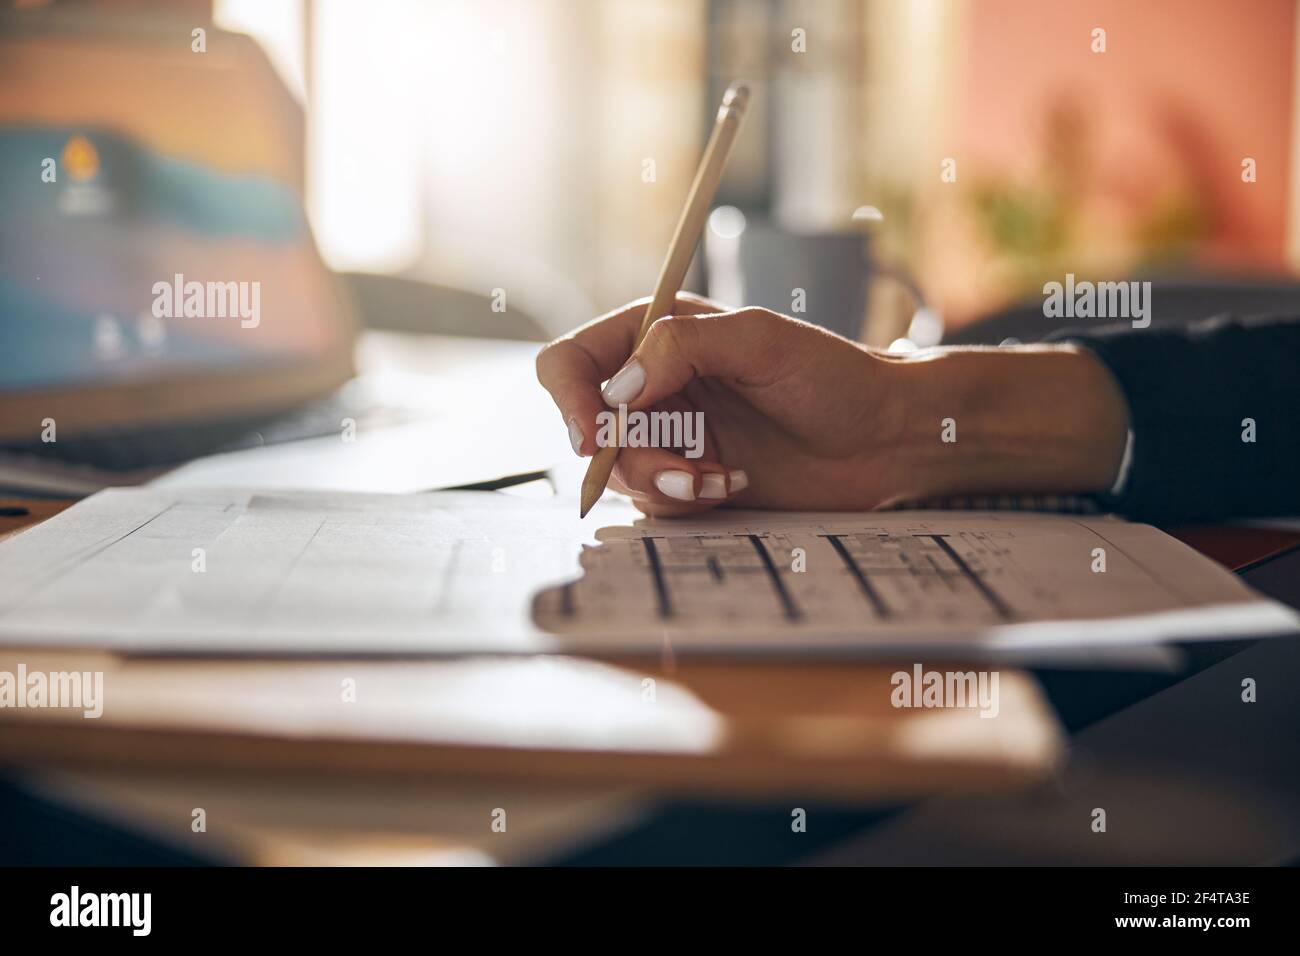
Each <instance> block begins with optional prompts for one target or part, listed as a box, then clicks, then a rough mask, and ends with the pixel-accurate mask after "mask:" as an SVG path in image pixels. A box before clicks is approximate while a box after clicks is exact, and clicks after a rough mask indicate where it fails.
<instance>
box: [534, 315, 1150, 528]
mask: <svg viewBox="0 0 1300 956" xmlns="http://www.w3.org/2000/svg"><path fill="white" fill-rule="evenodd" d="M647 301H648V300H641V301H639V302H634V303H632V304H630V305H628V306H625V307H624V308H622V309H619V310H616V311H614V312H612V313H610V314H608V315H606V316H602V317H601V318H598V319H596V320H595V321H593V322H591V323H589V324H587V325H586V326H583V327H582V328H580V329H578V330H577V331H576V332H574V333H572V334H570V335H568V336H565V337H563V338H561V339H558V340H557V341H555V342H553V343H551V344H550V345H548V346H546V348H544V349H543V350H542V352H541V354H540V355H539V356H538V359H537V373H538V378H539V379H540V381H541V383H542V384H543V385H544V386H545V387H546V388H547V390H548V391H549V392H550V393H551V396H552V398H554V400H555V402H556V405H557V406H558V407H559V409H560V412H561V414H562V415H563V417H564V420H565V422H566V425H567V426H568V428H569V433H570V440H571V441H572V442H573V444H574V449H575V451H577V453H578V454H580V455H584V456H586V455H592V454H594V453H595V451H596V449H597V447H598V445H597V437H598V435H600V434H601V423H600V419H599V418H598V416H600V415H601V413H602V412H609V411H610V410H611V409H617V408H618V406H619V405H620V404H622V405H626V407H627V409H628V410H629V411H631V412H636V411H658V412H669V413H671V412H678V413H687V414H689V413H696V412H698V413H700V414H701V415H702V417H703V422H704V439H703V443H702V448H701V449H699V450H700V451H701V452H702V454H701V455H700V457H698V458H691V457H687V456H686V455H685V454H683V452H684V451H686V450H687V449H685V448H683V447H681V445H680V444H679V445H677V446H674V447H668V448H649V447H625V448H623V450H622V452H621V453H620V455H619V459H618V464H617V466H616V468H615V472H614V476H613V480H612V481H611V487H613V488H615V489H616V490H619V491H622V492H624V493H626V494H628V495H630V496H631V497H632V498H633V500H634V501H635V502H636V504H637V506H638V507H639V508H641V509H642V510H643V511H645V512H646V513H648V514H656V515H683V514H691V513H695V512H698V511H702V510H705V509H707V508H710V507H713V506H716V505H721V504H736V505H743V506H745V507H758V508H802V509H838V510H859V509H867V508H875V507H880V506H882V505H886V504H889V503H891V502H894V501H897V500H900V499H905V498H912V497H923V496H928V495H936V494H955V493H991V492H1012V491H1048V490H1050V491H1087V490H1100V489H1102V488H1105V487H1107V486H1108V484H1109V480H1110V479H1111V478H1113V475H1114V472H1115V470H1116V469H1117V468H1118V463H1119V457H1120V455H1121V454H1122V450H1123V441H1124V433H1125V428H1126V422H1127V412H1126V409H1125V408H1124V405H1123V398H1122V396H1121V395H1120V394H1119V392H1118V389H1117V387H1116V386H1115V384H1114V383H1113V382H1112V381H1111V380H1110V377H1109V373H1108V372H1107V371H1106V370H1105V368H1104V367H1103V366H1101V364H1100V363H1099V362H1098V361H1097V360H1096V359H1095V358H1093V357H1092V356H1091V355H1089V354H1088V353H1086V352H1084V351H1083V350H1081V349H1078V348H1075V347H1073V346H1068V345H1067V346H1021V347H1017V348H1014V349H930V350H925V351H923V352H916V353H912V354H911V355H906V356H896V355H890V354H886V353H882V352H878V351H875V350H872V349H868V348H865V347H862V346H859V345H856V344H854V343H852V342H849V341H848V340H846V339H843V338H841V337H839V336H837V335H834V334H832V333H830V332H827V331H825V330H823V329H821V328H818V327H816V326H813V325H809V324H808V323H805V322H800V321H797V320H795V319H791V318H788V317H786V316H782V315H779V314H777V313H774V312H769V311H767V310H765V309H740V310H734V311H728V310H725V309H724V308H723V307H722V306H719V305H717V304H715V303H712V302H709V301H708V300H705V299H700V298H698V297H695V296H690V295H685V294H683V295H681V296H679V297H678V299H677V302H676V304H675V307H674V315H673V316H669V317H666V318H663V319H660V320H658V321H657V322H655V323H654V324H653V325H652V326H651V328H650V331H649V333H648V334H647V335H646V338H645V341H644V342H642V343H641V345H640V347H639V348H637V350H636V353H635V354H634V355H633V356H632V357H631V358H630V359H628V354H629V352H631V350H632V345H633V343H634V342H635V340H636V334H637V332H638V330H639V328H640V324H641V320H642V317H643V316H644V312H645V308H646V304H647ZM607 378H608V379H609V382H608V384H607V385H606V386H605V387H604V389H603V391H602V389H601V383H602V382H603V381H605V380H606V379H607ZM949 419H951V420H952V422H953V428H951V429H948V430H947V431H948V432H950V433H951V435H950V437H952V438H955V439H956V440H951V441H945V440H944V437H943V436H944V433H945V426H944V422H945V421H946V420H949ZM604 434H606V435H608V429H606V430H605V433H604Z"/></svg>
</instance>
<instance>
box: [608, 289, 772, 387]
mask: <svg viewBox="0 0 1300 956" xmlns="http://www.w3.org/2000/svg"><path fill="white" fill-rule="evenodd" d="M780 326H781V316H779V315H777V314H776V313H775V312H769V311H768V310H766V309H740V310H738V311H735V312H713V313H708V314H705V315H669V316H665V317H664V318H662V319H656V320H655V322H654V324H652V325H651V326H650V329H649V330H648V331H647V332H646V336H645V338H644V339H643V340H642V342H641V344H640V345H639V346H637V349H636V351H635V352H633V353H632V357H631V358H630V359H628V361H627V363H626V364H625V365H624V366H623V367H622V368H621V369H619V370H618V372H617V373H615V375H614V376H613V378H611V379H610V380H609V382H608V384H606V385H605V388H604V390H603V391H602V392H601V396H602V397H603V398H604V399H605V403H606V404H607V405H610V406H612V407H616V406H618V405H627V406H628V407H629V408H644V407H646V406H648V405H653V404H654V403H655V402H658V401H661V400H662V399H664V398H667V397H668V396H669V395H673V394H675V393H677V392H679V391H681V390H682V389H683V388H685V387H686V385H687V383H689V382H690V381H691V380H692V379H695V378H722V379H733V380H735V379H744V378H758V379H765V378H768V377H769V374H770V369H771V365H772V363H773V362H774V361H775V359H776V357H777V356H778V355H779V354H780V352H779V349H778V348H777V347H776V345H777V340H778V338H779V333H780Z"/></svg>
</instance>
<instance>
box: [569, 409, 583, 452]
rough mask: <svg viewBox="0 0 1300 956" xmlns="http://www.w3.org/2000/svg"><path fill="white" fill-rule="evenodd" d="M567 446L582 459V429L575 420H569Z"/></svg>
mask: <svg viewBox="0 0 1300 956" xmlns="http://www.w3.org/2000/svg"><path fill="white" fill-rule="evenodd" d="M569 444H570V445H572V446H573V453H574V454H575V455H577V456H579V457H582V428H581V427H580V426H579V425H578V420H577V419H576V418H570V419H569Z"/></svg>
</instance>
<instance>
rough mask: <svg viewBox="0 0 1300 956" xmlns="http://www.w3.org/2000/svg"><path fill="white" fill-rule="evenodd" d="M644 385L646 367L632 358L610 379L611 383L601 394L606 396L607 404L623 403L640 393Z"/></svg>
mask: <svg viewBox="0 0 1300 956" xmlns="http://www.w3.org/2000/svg"><path fill="white" fill-rule="evenodd" d="M644 387H645V369H643V368H642V367H641V363H640V362H638V361H637V360H636V359H632V361H630V362H628V363H627V364H626V365H624V366H623V367H622V368H621V369H619V370H618V373H617V374H616V375H615V376H614V377H613V378H611V379H610V380H609V384H608V385H606V386H605V391H604V392H602V393H601V394H602V395H604V397H605V404H606V405H622V404H624V403H625V402H630V401H632V399H634V398H636V397H637V396H638V395H640V394H641V389H642V388H644Z"/></svg>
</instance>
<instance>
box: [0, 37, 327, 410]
mask: <svg viewBox="0 0 1300 956" xmlns="http://www.w3.org/2000/svg"><path fill="white" fill-rule="evenodd" d="M153 29H154V30H155V34H154V35H145V36H133V35H131V34H130V33H127V34H125V35H121V34H118V35H113V36H106V37H105V36H95V35H93V34H90V35H87V34H86V33H85V32H84V31H82V32H75V33H66V34H60V33H58V32H53V33H51V32H42V33H40V34H28V35H26V36H24V35H23V34H22V33H21V32H18V33H14V32H6V33H5V35H4V36H3V39H0V91H6V90H7V91H8V92H0V209H3V210H4V215H3V216H0V317H2V320H0V399H2V398H3V397H4V395H6V394H13V393H20V394H21V393H28V392H31V391H33V390H37V391H42V392H48V391H51V390H53V391H56V392H57V391H59V390H66V389H68V388H71V387H77V386H121V387H130V386H132V385H135V384H139V383H141V382H148V381H151V380H155V381H156V380H162V379H168V380H172V381H181V382H183V381H184V380H185V379H186V378H187V377H191V376H192V377H194V378H196V379H203V378H205V377H208V376H212V375H219V374H223V373H231V372H238V373H240V374H245V375H257V374H264V375H272V374H275V372H276V371H277V370H284V369H288V368H294V367H302V366H312V365H320V364H322V363H326V362H328V361H331V360H334V359H337V358H338V356H339V355H340V354H341V353H345V352H349V351H350V345H351V337H352V324H351V321H350V316H349V315H348V313H347V309H346V306H345V304H344V303H343V302H342V301H341V300H340V297H339V289H338V285H337V283H336V282H335V280H334V277H333V276H332V275H331V274H330V273H329V272H328V270H327V269H326V268H325V267H324V265H323V264H322V263H321V261H320V258H319V255H318V253H317V251H316V248H315V245H314V243H313V241H312V237H311V232H310V229H309V227H308V224H307V222H306V218H305V215H304V212H303V203H302V199H301V193H300V190H301V142H300V139H301V130H302V121H301V115H300V113H298V111H297V110H296V105H295V104H293V103H292V101H291V100H290V98H289V96H288V94H287V93H286V92H285V91H284V90H283V89H282V88H281V87H279V84H278V83H277V81H276V79H275V77H274V74H273V73H272V72H271V70H270V68H269V66H268V65H267V64H266V61H265V58H263V57H261V55H260V51H257V50H256V48H255V47H253V45H252V43H251V41H248V40H247V39H246V38H243V37H236V36H234V35H229V34H225V35H221V38H220V40H218V38H217V37H213V38H212V39H211V41H210V42H209V43H208V49H207V50H206V51H205V52H203V53H196V52H193V51H191V50H190V48H189V36H190V33H189V28H188V27H187V28H186V30H185V31H184V33H183V34H179V33H172V34H170V39H166V38H167V37H168V36H169V35H168V34H166V33H163V34H162V35H158V34H157V32H156V30H157V28H156V26H155V27H154V28H153Z"/></svg>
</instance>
